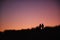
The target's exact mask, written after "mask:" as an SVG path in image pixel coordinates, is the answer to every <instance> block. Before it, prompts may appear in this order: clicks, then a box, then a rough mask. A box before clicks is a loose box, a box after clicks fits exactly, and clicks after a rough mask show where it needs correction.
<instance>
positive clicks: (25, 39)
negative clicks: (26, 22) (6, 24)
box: [0, 26, 60, 40]
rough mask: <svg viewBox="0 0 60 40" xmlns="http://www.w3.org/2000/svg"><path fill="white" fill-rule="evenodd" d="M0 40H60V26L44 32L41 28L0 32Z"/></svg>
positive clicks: (45, 29)
mask: <svg viewBox="0 0 60 40" xmlns="http://www.w3.org/2000/svg"><path fill="white" fill-rule="evenodd" d="M0 40H60V26H56V27H54V28H48V27H46V28H44V29H42V30H41V29H40V28H39V27H36V28H32V29H31V30H29V29H26V30H5V31H4V32H0Z"/></svg>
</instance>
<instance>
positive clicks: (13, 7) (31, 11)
mask: <svg viewBox="0 0 60 40" xmlns="http://www.w3.org/2000/svg"><path fill="white" fill-rule="evenodd" d="M1 3H2V10H1V17H0V18H1V20H0V31H4V30H7V29H8V30H9V29H11V30H13V29H14V30H21V29H27V28H29V29H31V28H34V27H36V26H39V24H40V23H43V24H44V25H45V26H55V25H59V24H60V18H59V17H60V13H59V12H60V11H59V8H58V7H59V5H58V2H57V1H14V2H13V1H4V2H1Z"/></svg>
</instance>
